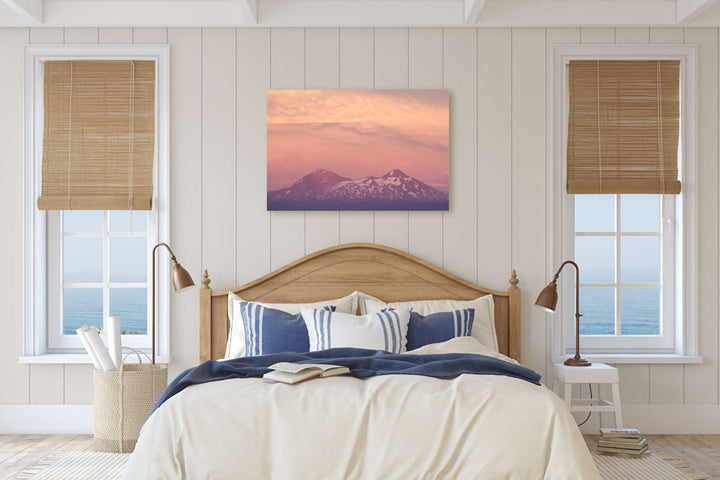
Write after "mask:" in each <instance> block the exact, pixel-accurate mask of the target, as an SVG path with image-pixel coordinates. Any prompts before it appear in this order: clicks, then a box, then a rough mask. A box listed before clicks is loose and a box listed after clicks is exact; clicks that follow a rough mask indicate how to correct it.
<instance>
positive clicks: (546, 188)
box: [530, 28, 602, 420]
mask: <svg viewBox="0 0 720 480" xmlns="http://www.w3.org/2000/svg"><path fill="white" fill-rule="evenodd" d="M543 52H544V53H543V54H544V55H545V61H544V62H543V70H544V72H543V73H544V77H543V78H544V79H545V82H546V85H545V95H546V98H545V137H544V138H543V139H544V141H545V155H547V141H548V128H549V125H548V121H547V110H548V98H547V97H548V94H547V92H548V87H549V86H548V85H547V78H548V76H547V75H548V70H547V64H548V58H547V52H548V29H547V28H545V49H544V50H543ZM550 87H552V86H551V85H550ZM549 160H550V159H549V158H545V174H546V175H547V171H548V168H547V164H548V161H549ZM543 188H544V194H545V202H546V203H545V207H546V208H545V222H544V223H543V225H544V228H545V229H546V230H545V235H544V236H543V238H545V242H547V239H548V233H549V232H548V231H547V228H548V215H549V214H550V208H547V206H548V205H547V198H548V194H549V192H548V179H547V178H546V179H545V181H544V182H543ZM550 207H551V208H552V203H551V204H550ZM548 247H549V245H547V243H546V244H545V248H544V250H545V252H546V255H547V252H548ZM543 268H544V272H545V274H544V276H543V278H548V276H549V275H550V272H548V262H547V260H546V261H545V262H543ZM530 299H531V300H532V296H531V297H530ZM544 323H545V358H547V357H548V337H549V335H550V322H548V321H547V316H546V318H545V322H544ZM549 347H550V350H551V351H552V343H550V345H549ZM547 367H548V365H547V362H546V363H545V368H546V369H547ZM599 388H600V387H598V389H599ZM598 393H599V392H598ZM601 415H602V414H601ZM601 420H602V418H601Z"/></svg>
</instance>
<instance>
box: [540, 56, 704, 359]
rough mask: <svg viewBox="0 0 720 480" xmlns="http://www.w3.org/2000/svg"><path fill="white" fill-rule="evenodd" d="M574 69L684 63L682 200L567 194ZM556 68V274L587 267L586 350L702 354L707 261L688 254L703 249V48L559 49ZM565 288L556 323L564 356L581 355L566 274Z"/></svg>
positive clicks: (556, 346)
mask: <svg viewBox="0 0 720 480" xmlns="http://www.w3.org/2000/svg"><path fill="white" fill-rule="evenodd" d="M573 60H591V61H595V60H613V61H617V60H642V61H648V60H653V61H654V60H672V61H679V62H680V139H679V146H678V149H677V150H678V162H677V165H678V175H679V180H681V182H682V190H681V193H680V194H678V195H661V194H647V193H646V194H639V193H633V194H626V193H617V194H603V193H589V194H587V193H583V194H568V193H567V187H568V182H567V177H566V169H567V145H568V128H569V126H568V115H569V85H568V81H569V80H568V65H569V63H570V62H571V61H573ZM550 61H551V62H552V65H551V68H550V70H551V75H550V77H551V78H550V82H549V83H550V84H549V86H548V88H549V89H550V92H549V95H550V98H551V102H550V105H551V112H550V114H551V117H552V125H553V128H552V131H551V132H550V133H549V136H550V137H549V144H550V148H551V153H550V155H551V158H552V160H551V163H550V175H548V182H549V185H548V192H549V199H548V201H549V205H550V206H551V207H550V212H551V213H550V218H549V222H550V225H548V228H549V231H550V232H551V235H552V236H551V241H550V242H549V245H550V252H549V257H548V258H549V262H548V270H552V271H554V269H555V268H556V267H557V266H558V265H559V264H560V263H561V262H562V260H565V259H574V260H575V261H576V262H577V263H578V264H579V266H580V313H581V314H582V315H583V317H582V318H581V319H580V334H581V340H580V342H581V349H582V351H583V352H584V353H586V354H590V355H592V354H680V355H696V354H697V343H698V342H697V307H696V305H697V293H696V292H697V288H696V282H697V278H696V277H697V256H696V255H697V253H696V249H695V248H690V249H686V248H685V246H686V245H694V244H695V242H696V241H697V193H696V192H697V173H696V171H697V170H696V165H697V159H696V150H695V115H696V113H695V112H696V110H695V109H696V105H695V91H696V80H695V47H692V46H670V47H668V46H663V47H660V48H658V47H656V46H650V45H642V46H559V45H558V46H553V47H552V55H551V59H550ZM603 120H604V121H606V119H603ZM586 132H587V130H584V131H583V132H582V133H583V134H586ZM646 163H647V164H650V162H646ZM651 167H652V165H651ZM603 168H607V165H603ZM585 172H587V170H585V171H584V172H583V174H585ZM601 181H605V178H602V180H601ZM611 181H613V180H611ZM585 185H587V183H586V184H585ZM560 282H561V284H560V303H559V308H558V312H557V314H556V315H554V317H553V318H552V321H551V331H552V352H553V355H555V356H562V355H566V354H567V353H568V352H574V348H575V345H574V338H575V334H574V316H573V315H574V313H575V312H574V308H575V305H574V301H575V298H574V293H575V292H574V276H572V275H563V276H561V279H560Z"/></svg>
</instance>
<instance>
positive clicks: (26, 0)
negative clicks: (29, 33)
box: [0, 0, 43, 24]
mask: <svg viewBox="0 0 720 480" xmlns="http://www.w3.org/2000/svg"><path fill="white" fill-rule="evenodd" d="M0 2H2V3H4V4H5V5H7V6H8V7H10V8H11V9H12V10H13V11H14V12H15V13H17V14H18V15H20V16H21V17H23V19H25V20H27V21H28V22H29V23H31V24H42V23H43V0H0Z"/></svg>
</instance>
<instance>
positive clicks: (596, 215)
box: [567, 195, 676, 348]
mask: <svg viewBox="0 0 720 480" xmlns="http://www.w3.org/2000/svg"><path fill="white" fill-rule="evenodd" d="M570 197H574V198H568V203H572V205H569V207H572V208H573V209H574V215H573V217H574V228H573V232H572V235H573V236H574V245H572V247H573V249H572V251H570V249H568V252H567V253H568V258H574V259H575V261H576V262H577V263H578V264H579V265H580V266H581V268H580V313H582V314H583V318H582V319H581V323H580V334H581V335H582V336H583V337H585V338H584V339H583V345H584V346H585V347H588V348H593V347H594V348H602V347H603V346H608V345H611V344H612V343H614V344H615V345H616V346H623V345H624V346H627V347H633V346H644V347H660V348H662V347H665V348H672V347H673V345H674V335H675V322H674V318H675V310H674V303H675V301H674V300H675V290H676V289H675V281H674V280H675V276H674V270H675V257H676V251H675V241H674V237H675V235H674V225H675V218H674V210H675V208H674V207H675V198H674V196H671V195H570ZM570 298H571V299H572V295H571V296H570ZM569 333H570V334H571V335H570V338H572V331H570V332H569Z"/></svg>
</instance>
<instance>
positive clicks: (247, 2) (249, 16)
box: [238, 0, 258, 24]
mask: <svg viewBox="0 0 720 480" xmlns="http://www.w3.org/2000/svg"><path fill="white" fill-rule="evenodd" d="M238 2H240V9H241V10H242V13H243V16H244V17H245V22H246V23H249V24H256V23H258V19H257V0H238Z"/></svg>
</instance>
